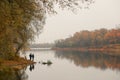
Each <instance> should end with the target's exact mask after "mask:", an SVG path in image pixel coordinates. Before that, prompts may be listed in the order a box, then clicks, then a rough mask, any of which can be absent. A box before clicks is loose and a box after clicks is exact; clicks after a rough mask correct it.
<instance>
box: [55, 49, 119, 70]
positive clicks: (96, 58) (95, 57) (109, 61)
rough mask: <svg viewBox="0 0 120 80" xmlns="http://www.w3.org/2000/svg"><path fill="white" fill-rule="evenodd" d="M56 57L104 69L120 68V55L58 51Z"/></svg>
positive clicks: (84, 65)
mask: <svg viewBox="0 0 120 80" xmlns="http://www.w3.org/2000/svg"><path fill="white" fill-rule="evenodd" d="M55 57H57V58H61V59H64V58H65V59H68V60H70V61H72V62H73V63H74V64H75V65H76V66H81V67H84V68H85V67H90V66H93V67H95V68H100V69H102V70H105V69H108V68H109V69H112V70H116V69H117V70H120V55H108V54H104V53H100V52H75V51H74V52H72V51H56V53H55Z"/></svg>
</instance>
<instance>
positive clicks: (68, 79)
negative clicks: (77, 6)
mask: <svg viewBox="0 0 120 80" xmlns="http://www.w3.org/2000/svg"><path fill="white" fill-rule="evenodd" d="M26 53H27V55H26V56H27V59H29V54H30V53H34V55H35V58H34V60H35V62H36V64H34V65H29V66H28V67H27V68H25V69H22V70H13V69H3V70H0V80H120V56H116V55H107V54H102V53H99V52H98V53H95V52H94V53H92V52H84V53H83V52H63V51H52V50H47V51H46V50H45V51H38V50H37V51H35V50H33V51H28V52H26ZM48 61H51V62H52V63H53V64H52V65H48V63H47V62H48Z"/></svg>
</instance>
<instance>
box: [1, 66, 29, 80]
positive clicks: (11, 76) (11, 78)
mask: <svg viewBox="0 0 120 80" xmlns="http://www.w3.org/2000/svg"><path fill="white" fill-rule="evenodd" d="M0 80H28V75H27V74H26V73H25V69H23V70H14V69H10V68H4V69H2V70H0Z"/></svg>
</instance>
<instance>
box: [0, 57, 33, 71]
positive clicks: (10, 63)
mask: <svg viewBox="0 0 120 80" xmlns="http://www.w3.org/2000/svg"><path fill="white" fill-rule="evenodd" d="M34 63H35V62H33V61H30V60H27V59H24V58H18V59H16V60H1V61H0V69H2V68H4V67H8V68H13V69H16V70H20V69H23V68H24V67H26V66H28V65H30V64H34Z"/></svg>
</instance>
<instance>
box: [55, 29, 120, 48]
mask: <svg viewBox="0 0 120 80" xmlns="http://www.w3.org/2000/svg"><path fill="white" fill-rule="evenodd" d="M114 44H116V45H119V44H120V28H115V29H109V30H108V29H105V28H102V29H99V30H93V31H88V30H83V31H80V32H76V33H75V34H73V36H71V37H68V38H66V39H60V40H56V41H55V46H56V47H59V48H79V47H82V48H84V47H86V48H89V47H90V48H92V47H93V48H100V47H103V46H107V45H114Z"/></svg>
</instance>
